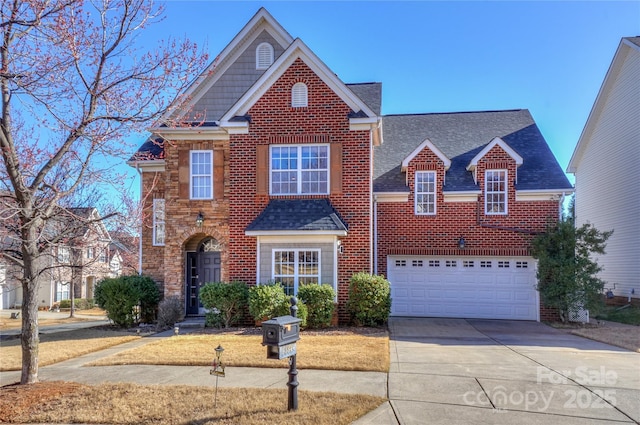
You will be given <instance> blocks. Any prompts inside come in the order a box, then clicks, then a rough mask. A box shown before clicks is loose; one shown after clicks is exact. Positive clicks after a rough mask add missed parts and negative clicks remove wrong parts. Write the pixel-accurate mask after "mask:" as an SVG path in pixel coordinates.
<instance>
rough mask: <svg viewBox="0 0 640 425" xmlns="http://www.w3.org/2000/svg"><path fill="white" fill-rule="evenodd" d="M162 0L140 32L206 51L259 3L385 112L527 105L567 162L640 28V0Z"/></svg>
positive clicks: (226, 38) (218, 45) (217, 46)
mask: <svg viewBox="0 0 640 425" xmlns="http://www.w3.org/2000/svg"><path fill="white" fill-rule="evenodd" d="M163 4H164V5H165V7H166V15H167V17H166V19H165V20H164V21H163V22H162V23H160V24H158V25H155V26H152V27H150V28H149V29H148V30H145V32H146V33H145V35H144V39H145V40H148V41H150V42H152V43H153V40H158V39H161V38H165V37H166V36H167V35H171V36H175V37H183V36H186V37H188V38H189V39H191V40H193V41H195V42H196V43H198V44H199V45H203V46H205V47H206V50H207V51H208V52H209V54H210V55H211V58H212V59H213V58H214V57H215V56H216V55H217V54H218V53H219V52H220V51H221V50H222V49H223V48H224V47H225V46H226V45H227V44H228V43H229V42H230V41H231V39H232V38H233V37H234V36H235V35H236V34H237V33H238V32H239V31H240V30H241V29H242V27H243V26H244V25H245V24H246V23H247V22H248V21H249V19H251V17H252V16H253V15H254V14H255V13H256V12H257V10H258V9H259V8H260V7H261V6H264V7H266V8H267V10H268V11H269V12H270V13H271V14H272V15H273V17H274V18H275V19H276V20H277V21H279V22H280V24H282V26H283V27H284V28H285V29H286V30H287V31H288V32H289V33H290V34H291V35H292V36H293V37H294V38H301V39H302V41H304V42H305V43H306V44H307V45H308V46H309V47H310V48H311V49H312V50H313V51H314V52H315V53H316V54H317V55H318V56H319V57H320V58H321V59H322V60H323V61H324V62H325V63H326V64H327V65H328V66H329V68H331V69H332V70H333V71H334V72H335V73H336V74H337V75H338V76H339V77H340V78H341V79H342V81H344V82H346V83H357V82H369V81H377V82H381V83H382V85H383V86H382V87H383V99H382V109H383V114H399V113H427V112H456V111H482V110H500V109H520V108H525V109H529V110H530V111H531V114H532V115H533V117H534V119H535V120H536V122H537V124H538V126H539V127H540V129H541V130H542V133H543V135H544V136H545V138H546V140H547V142H548V143H549V145H550V146H551V149H552V150H553V152H554V154H555V155H556V158H557V159H558V161H559V162H560V165H561V167H562V168H563V169H566V167H567V164H568V162H569V160H570V158H571V154H572V153H573V149H574V147H575V145H576V143H577V141H578V138H579V137H580V133H581V132H582V128H583V127H584V124H585V122H586V120H587V117H588V115H589V112H590V110H591V107H592V105H593V102H594V100H595V98H596V96H597V94H598V90H599V89H600V86H601V84H602V81H603V79H604V77H605V74H606V72H607V70H608V68H609V65H610V64H611V60H612V59H613V55H614V53H615V51H616V48H617V47H618V44H619V42H620V39H621V38H622V37H628V36H637V35H640V1H633V2H632V1H624V2H614V1H606V2H599V1H588V2H582V1H569V2H559V1H536V2H520V1H500V2H486V1H472V2H465V1H451V2H433V1H407V2H401V1H398V2H389V1H333V2H332V1H319V2H313V1H275V2H268V1H267V2H252V1H233V2H228V1H210V0H200V1H182V0H173V1H166V2H163ZM141 142H142V140H141V141H140V143H141ZM570 179H571V181H573V176H570ZM133 187H134V188H136V189H137V186H136V185H134V186H133Z"/></svg>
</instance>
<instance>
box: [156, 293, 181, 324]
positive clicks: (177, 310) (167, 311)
mask: <svg viewBox="0 0 640 425" xmlns="http://www.w3.org/2000/svg"><path fill="white" fill-rule="evenodd" d="M183 317H184V307H183V306H182V301H181V300H180V298H179V297H175V296H172V297H166V298H165V299H163V300H162V301H160V304H159V305H158V329H166V328H170V327H172V326H173V325H175V324H176V323H177V322H179V321H180V320H182V318H183Z"/></svg>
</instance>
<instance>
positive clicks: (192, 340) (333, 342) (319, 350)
mask: <svg viewBox="0 0 640 425" xmlns="http://www.w3.org/2000/svg"><path fill="white" fill-rule="evenodd" d="M296 344H297V352H298V367H299V368H301V369H333V370H356V371H373V372H387V371H388V370H389V337H388V334H387V332H386V331H382V332H378V333H375V334H367V335H361V334H358V333H351V332H340V334H335V333H327V334H324V333H321V332H318V333H313V334H305V333H304V332H303V333H302V335H301V339H300V341H298V342H297V343H296ZM218 345H221V346H222V347H224V361H225V364H226V365H228V366H235V367H283V368H284V367H289V364H288V359H283V360H269V359H267V358H266V347H264V346H262V336H258V335H237V334H233V333H219V334H210V335H180V336H172V337H170V338H164V339H160V340H158V341H154V342H151V343H149V344H145V345H144V346H141V347H138V348H134V349H131V350H127V351H123V352H120V353H117V354H114V355H113V356H110V357H106V358H104V359H100V360H98V361H96V362H94V363H91V364H90V366H110V365H122V364H152V365H177V366H207V365H209V364H210V363H211V361H212V359H213V358H214V355H215V353H214V349H215V348H216V347H217V346H218Z"/></svg>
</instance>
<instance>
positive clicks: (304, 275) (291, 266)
mask: <svg viewBox="0 0 640 425" xmlns="http://www.w3.org/2000/svg"><path fill="white" fill-rule="evenodd" d="M273 280H274V281H276V282H279V283H281V284H282V286H283V287H284V290H285V293H286V294H287V295H295V294H297V293H298V287H299V286H300V285H304V284H307V283H316V284H317V283H319V282H320V250H314V249H282V250H281V249H277V250H274V251H273Z"/></svg>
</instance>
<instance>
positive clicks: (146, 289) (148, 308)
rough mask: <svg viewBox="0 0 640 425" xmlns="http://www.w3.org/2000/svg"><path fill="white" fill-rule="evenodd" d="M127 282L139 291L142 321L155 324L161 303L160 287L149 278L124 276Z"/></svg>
mask: <svg viewBox="0 0 640 425" xmlns="http://www.w3.org/2000/svg"><path fill="white" fill-rule="evenodd" d="M121 279H124V280H125V282H128V283H129V284H130V285H132V286H133V287H134V288H136V289H137V290H138V294H139V305H140V319H141V321H142V322H143V323H153V322H154V320H155V318H156V310H157V309H158V302H159V301H160V291H159V290H158V285H156V283H155V282H154V281H153V279H151V278H150V277H149V276H138V275H131V276H122V277H121Z"/></svg>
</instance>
